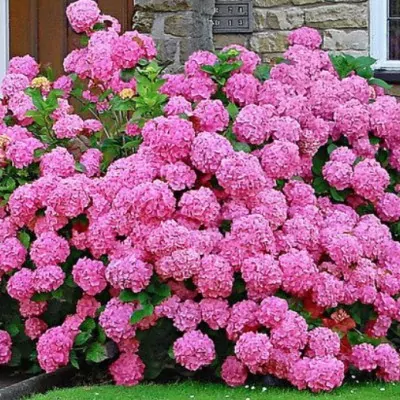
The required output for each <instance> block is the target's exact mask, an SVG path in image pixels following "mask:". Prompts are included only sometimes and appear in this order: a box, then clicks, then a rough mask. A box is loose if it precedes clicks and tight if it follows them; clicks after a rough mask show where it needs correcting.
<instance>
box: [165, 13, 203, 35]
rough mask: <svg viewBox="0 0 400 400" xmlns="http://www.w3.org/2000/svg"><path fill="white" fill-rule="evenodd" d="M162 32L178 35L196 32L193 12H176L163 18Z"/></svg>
mask: <svg viewBox="0 0 400 400" xmlns="http://www.w3.org/2000/svg"><path fill="white" fill-rule="evenodd" d="M164 32H165V33H167V34H169V35H173V36H179V37H188V36H192V35H193V33H194V32H196V26H195V21H194V18H193V13H192V12H188V13H176V14H173V15H171V16H169V17H166V18H165V20H164Z"/></svg>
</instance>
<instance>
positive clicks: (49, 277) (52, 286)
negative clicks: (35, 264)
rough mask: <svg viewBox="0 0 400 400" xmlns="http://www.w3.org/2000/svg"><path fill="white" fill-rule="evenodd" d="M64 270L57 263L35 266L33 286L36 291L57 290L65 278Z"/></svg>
mask: <svg viewBox="0 0 400 400" xmlns="http://www.w3.org/2000/svg"><path fill="white" fill-rule="evenodd" d="M65 277H66V275H65V272H64V271H63V270H62V268H61V267H59V266H58V265H47V266H42V267H40V268H37V269H36V270H35V271H34V275H33V288H34V289H35V292H37V293H47V292H52V291H54V290H57V289H58V288H59V287H60V286H61V285H62V284H63V283H64V280H65Z"/></svg>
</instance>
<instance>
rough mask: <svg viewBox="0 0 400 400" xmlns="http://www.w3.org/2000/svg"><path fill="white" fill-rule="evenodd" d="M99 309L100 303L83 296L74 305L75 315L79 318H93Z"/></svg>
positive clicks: (91, 297)
mask: <svg viewBox="0 0 400 400" xmlns="http://www.w3.org/2000/svg"><path fill="white" fill-rule="evenodd" d="M100 307H101V303H100V302H99V301H97V300H96V298H95V297H93V296H89V295H87V294H85V295H83V296H82V298H81V299H80V300H78V302H77V304H76V313H77V315H79V316H80V317H81V318H87V317H90V318H94V317H95V316H96V312H97V310H98V309H99V308H100Z"/></svg>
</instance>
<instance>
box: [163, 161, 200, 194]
mask: <svg viewBox="0 0 400 400" xmlns="http://www.w3.org/2000/svg"><path fill="white" fill-rule="evenodd" d="M160 175H161V177H162V178H164V179H165V180H166V182H167V183H168V185H169V186H170V188H171V189H172V190H174V191H180V190H184V189H191V188H192V187H193V186H194V184H195V182H196V179H197V175H196V172H195V171H194V170H193V169H191V168H190V167H189V166H188V165H187V164H185V163H184V162H182V161H178V162H176V163H175V164H166V165H164V166H163V167H162V168H161V170H160Z"/></svg>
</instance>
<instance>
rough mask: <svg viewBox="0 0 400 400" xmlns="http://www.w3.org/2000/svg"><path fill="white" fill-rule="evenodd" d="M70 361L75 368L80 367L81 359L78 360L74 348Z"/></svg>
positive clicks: (70, 354)
mask: <svg viewBox="0 0 400 400" xmlns="http://www.w3.org/2000/svg"><path fill="white" fill-rule="evenodd" d="M69 362H70V363H71V365H72V366H73V367H74V368H75V369H79V361H78V356H77V354H76V351H75V350H72V351H71V352H70V353H69Z"/></svg>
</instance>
